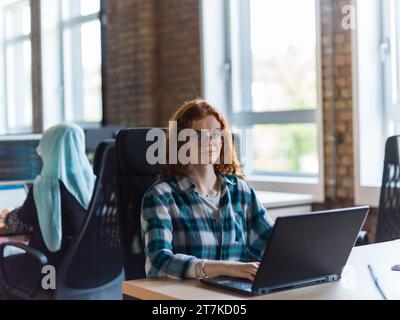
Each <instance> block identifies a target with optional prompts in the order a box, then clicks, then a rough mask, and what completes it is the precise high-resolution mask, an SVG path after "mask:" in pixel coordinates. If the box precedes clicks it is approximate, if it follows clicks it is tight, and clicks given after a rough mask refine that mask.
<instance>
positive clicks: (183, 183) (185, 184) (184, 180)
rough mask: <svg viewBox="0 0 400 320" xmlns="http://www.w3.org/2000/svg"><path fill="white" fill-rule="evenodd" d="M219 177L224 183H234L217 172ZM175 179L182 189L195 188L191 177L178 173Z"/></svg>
mask: <svg viewBox="0 0 400 320" xmlns="http://www.w3.org/2000/svg"><path fill="white" fill-rule="evenodd" d="M218 175H219V176H220V177H222V179H223V181H224V182H225V184H226V185H233V186H234V185H235V183H234V182H233V181H231V180H229V179H228V178H227V176H226V175H224V174H222V173H219V174H218ZM176 181H177V182H178V185H179V187H180V188H181V190H183V191H189V190H194V189H195V184H194V182H193V180H192V179H191V178H189V177H188V176H185V175H180V176H178V177H177V178H176Z"/></svg>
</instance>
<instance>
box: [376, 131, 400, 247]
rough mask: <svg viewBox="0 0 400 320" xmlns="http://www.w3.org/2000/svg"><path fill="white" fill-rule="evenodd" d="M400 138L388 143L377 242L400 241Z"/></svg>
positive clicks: (396, 137) (391, 139) (395, 137)
mask: <svg viewBox="0 0 400 320" xmlns="http://www.w3.org/2000/svg"><path fill="white" fill-rule="evenodd" d="M399 152H400V136H393V137H390V138H389V139H388V140H387V141H386V146H385V160H384V167H383V177H382V186H381V194H380V201H379V212H378V221H377V226H376V242H384V241H391V240H395V239H400V153H399Z"/></svg>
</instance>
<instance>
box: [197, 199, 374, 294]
mask: <svg viewBox="0 0 400 320" xmlns="http://www.w3.org/2000/svg"><path fill="white" fill-rule="evenodd" d="M368 212H369V207H354V208H347V209H337V210H329V211H320V212H314V213H310V214H304V215H295V216H288V217H278V218H277V220H276V223H275V225H274V228H273V230H272V234H271V237H270V239H269V241H268V243H267V246H266V249H265V251H264V255H263V258H262V261H261V263H260V266H259V268H258V271H257V274H256V276H255V279H254V282H251V281H249V280H246V279H238V278H230V277H214V278H204V279H201V280H200V281H201V282H202V283H204V284H206V285H210V286H214V287H218V288H224V289H227V290H232V291H235V292H239V293H243V294H247V295H263V294H270V293H274V292H277V291H281V290H289V289H294V288H300V287H305V286H311V285H317V284H322V283H328V282H333V281H337V280H339V279H340V278H341V273H342V270H343V267H344V266H345V264H346V262H347V259H348V257H349V255H350V252H351V250H352V248H353V247H354V245H355V243H356V241H357V236H358V233H359V232H360V230H361V227H362V225H363V223H364V221H365V219H366V217H367V215H368Z"/></svg>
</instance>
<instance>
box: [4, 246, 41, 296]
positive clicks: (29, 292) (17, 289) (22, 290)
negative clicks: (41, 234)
mask: <svg viewBox="0 0 400 320" xmlns="http://www.w3.org/2000/svg"><path fill="white" fill-rule="evenodd" d="M6 247H14V248H18V249H21V250H23V251H24V252H23V254H27V255H29V256H31V257H32V258H33V259H34V260H35V261H36V262H38V265H39V267H40V269H41V268H42V267H43V266H45V265H47V263H48V259H47V257H46V255H45V254H43V253H42V252H40V251H39V250H37V249H34V248H32V247H29V246H27V245H25V244H23V243H19V242H5V243H2V244H0V268H1V273H2V275H3V281H4V285H5V288H6V289H7V290H8V291H9V292H11V293H12V294H14V295H16V296H19V297H22V298H28V299H29V298H30V297H31V296H33V295H34V294H35V292H36V291H37V290H38V289H39V288H40V284H41V278H42V277H41V276H42V274H41V273H40V272H39V273H38V275H37V279H36V281H35V282H36V285H35V286H34V288H26V287H21V286H15V285H13V284H12V283H11V281H10V279H9V278H8V275H7V273H6V270H5V263H4V260H5V259H4V258H5V257H4V250H5V248H6Z"/></svg>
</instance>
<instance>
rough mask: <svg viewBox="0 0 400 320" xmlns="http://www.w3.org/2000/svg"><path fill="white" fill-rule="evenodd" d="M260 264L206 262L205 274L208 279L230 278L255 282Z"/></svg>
mask: <svg viewBox="0 0 400 320" xmlns="http://www.w3.org/2000/svg"><path fill="white" fill-rule="evenodd" d="M259 266H260V263H259V262H249V263H244V262H236V261H206V262H205V264H204V273H205V274H206V275H207V276H208V277H218V276H229V277H234V278H244V279H248V280H250V281H254V277H255V275H256V273H257V270H258V267H259Z"/></svg>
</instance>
